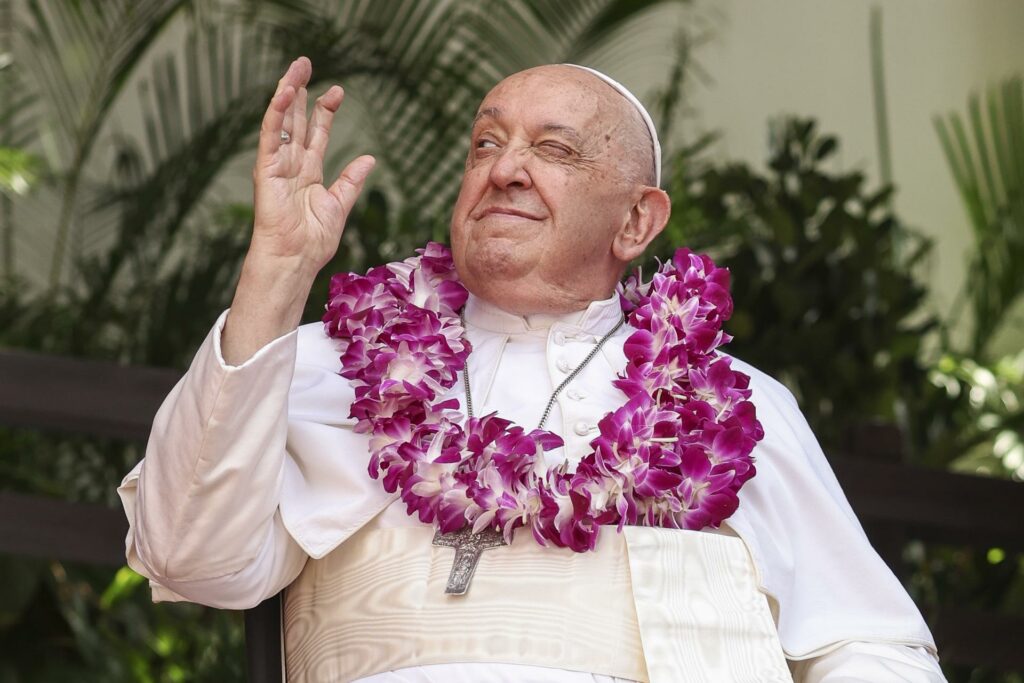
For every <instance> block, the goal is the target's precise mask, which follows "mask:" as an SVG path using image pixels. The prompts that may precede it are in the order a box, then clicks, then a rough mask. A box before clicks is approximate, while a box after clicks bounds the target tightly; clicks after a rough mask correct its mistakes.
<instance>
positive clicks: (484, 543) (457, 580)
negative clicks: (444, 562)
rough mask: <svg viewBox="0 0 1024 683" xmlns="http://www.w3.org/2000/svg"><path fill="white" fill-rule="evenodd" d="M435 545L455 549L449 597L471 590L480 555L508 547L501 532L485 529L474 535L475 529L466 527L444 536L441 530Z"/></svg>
mask: <svg viewBox="0 0 1024 683" xmlns="http://www.w3.org/2000/svg"><path fill="white" fill-rule="evenodd" d="M434 545H438V546H443V547H446V548H455V561H454V562H452V571H451V574H449V575H448V585H447V586H446V587H445V589H444V592H445V594H447V595H464V594H465V593H466V591H468V590H469V582H470V581H471V580H472V579H473V572H475V571H476V565H477V563H478V562H479V561H480V555H481V554H482V553H483V552H484V551H485V550H487V549H488V548H496V547H498V546H501V545H507V543H505V538H504V536H502V534H501V532H500V531H495V530H494V529H484V530H483V531H481V532H480V533H477V534H474V533H473V528H472V527H469V526H466V527H463V528H462V529H461V530H459V531H452V532H450V533H447V534H442V533H441V531H440V529H439V530H438V531H437V533H436V534H434Z"/></svg>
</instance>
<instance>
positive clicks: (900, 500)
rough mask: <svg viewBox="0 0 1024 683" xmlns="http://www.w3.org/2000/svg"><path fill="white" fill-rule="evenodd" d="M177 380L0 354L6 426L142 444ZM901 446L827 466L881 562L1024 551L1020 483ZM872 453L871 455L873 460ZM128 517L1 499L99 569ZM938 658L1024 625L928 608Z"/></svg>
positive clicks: (269, 608)
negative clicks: (911, 551) (973, 551)
mask: <svg viewBox="0 0 1024 683" xmlns="http://www.w3.org/2000/svg"><path fill="white" fill-rule="evenodd" d="M178 377H179V374H178V373H176V372H174V371H170V370H164V369H155V368H139V367H123V366H118V365H114V364H110V363H102V362H95V361H83V360H75V359H69V358H61V357H53V356H47V355H41V354H32V353H25V352H13V351H0V424H2V425H7V426H21V427H30V428H37V429H44V430H59V431H65V432H72V433H78V434H92V435H102V436H112V437H120V438H125V439H138V440H141V439H144V438H145V437H146V435H147V434H148V433H149V427H150V423H151V422H152V419H153V415H154V414H155V412H156V409H157V408H158V407H159V405H160V402H161V401H162V400H163V398H164V396H166V394H167V392H168V391H169V390H170V389H171V387H172V386H173V384H174V383H175V382H176V381H177V379H178ZM898 443H899V439H898V438H896V437H894V435H893V433H892V432H891V430H885V429H881V430H877V431H876V432H875V433H874V434H872V435H871V436H869V437H865V438H863V439H859V440H858V439H855V440H854V441H853V444H854V445H853V447H852V448H851V452H849V453H845V454H841V455H837V456H834V457H831V458H830V462H831V464H832V467H833V469H834V470H835V472H836V475H837V477H838V478H839V480H840V483H841V484H842V486H843V489H844V490H845V492H846V495H847V497H848V498H849V499H850V503H851V505H852V506H853V508H854V510H855V511H856V512H857V515H858V517H859V518H860V520H861V522H862V523H863V524H864V527H865V530H866V531H867V533H868V535H869V537H870V538H871V540H872V542H873V544H874V545H875V547H876V548H877V549H878V550H879V553H880V554H881V555H882V557H883V559H885V561H886V562H887V563H888V564H889V566H890V567H892V569H893V571H894V572H896V574H897V575H898V576H900V577H901V578H906V575H907V571H906V567H904V565H903V558H902V551H903V548H904V546H905V543H906V542H907V541H908V540H911V539H920V540H922V541H925V542H929V543H942V544H947V545H966V546H973V547H982V548H983V547H988V546H997V547H1000V548H1003V549H1004V550H1006V551H1007V552H1008V553H1016V552H1021V551H1024V522H1022V520H1024V484H1020V483H1016V482H1010V481H1002V480H995V479H989V478H983V477H976V476H969V475H963V474H954V473H950V472H945V471H937V470H929V469H923V468H920V467H913V466H909V465H906V464H902V463H899V462H898ZM869 454H870V455H869ZM126 531H127V521H126V520H125V518H124V515H123V513H122V512H121V511H120V510H115V509H109V508H105V507H102V506H98V505H84V504H77V503H67V502H63V501H59V500H53V499H47V498H40V497H35V496H26V495H21V494H13V493H2V492H0V553H5V554H16V555H29V556H35V557H44V558H49V559H59V560H77V561H83V562H89V563H95V564H99V565H111V566H119V565H122V564H123V563H124V537H125V532H126ZM923 607H924V608H925V613H926V615H927V616H928V618H929V622H930V624H931V626H932V630H933V633H934V635H935V639H936V641H937V643H938V645H939V652H940V654H941V656H942V660H943V661H944V662H946V663H952V664H963V665H984V666H987V667H992V668H996V669H1002V670H1011V671H1024V649H1022V648H1020V647H1019V645H1018V643H1017V638H1016V637H1015V636H1014V634H1017V635H1018V636H1019V634H1021V633H1024V617H1020V616H1011V615H1005V614H998V613H991V612H988V613H987V612H979V611H974V610H970V609H967V608H963V607H959V606H955V605H941V606H923ZM280 609H281V608H280V596H275V597H274V598H271V599H269V600H267V601H265V602H264V603H263V604H261V605H259V606H258V607H256V608H254V609H251V610H247V611H246V614H245V628H246V650H247V663H248V669H249V680H250V681H255V682H256V683H269V682H270V681H280V680H281V679H280V672H281V641H280Z"/></svg>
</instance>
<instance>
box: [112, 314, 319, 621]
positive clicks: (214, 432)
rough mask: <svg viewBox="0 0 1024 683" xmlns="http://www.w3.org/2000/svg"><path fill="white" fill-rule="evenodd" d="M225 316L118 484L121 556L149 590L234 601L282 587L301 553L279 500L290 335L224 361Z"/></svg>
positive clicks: (254, 599) (218, 603)
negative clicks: (123, 523)
mask: <svg viewBox="0 0 1024 683" xmlns="http://www.w3.org/2000/svg"><path fill="white" fill-rule="evenodd" d="M226 316H227V312H225V313H224V314H223V315H221V317H220V318H219V319H218V320H217V323H216V324H215V325H214V327H213V329H212V330H211V332H210V334H209V335H208V336H207V338H206V340H205V341H204V342H203V344H202V346H201V347H200V349H199V351H198V352H197V353H196V356H195V358H194V360H193V362H192V365H191V367H190V368H189V370H188V373H186V375H185V376H184V377H183V378H182V379H181V381H179V382H178V384H177V385H176V386H175V387H174V389H173V390H172V391H171V393H170V394H169V395H168V397H167V399H166V400H165V401H164V403H163V405H162V406H161V407H160V410H159V411H158V413H157V415H156V418H155V419H154V422H153V430H152V432H151V434H150V438H149V443H148V446H147V449H146V457H145V459H144V460H143V461H142V462H140V463H139V465H138V466H136V467H135V469H134V470H132V472H130V473H129V474H128V476H126V477H125V479H124V481H123V482H122V484H121V487H120V488H119V489H118V493H119V495H120V496H121V499H122V502H123V504H124V508H125V512H126V514H127V516H128V520H129V523H130V529H129V532H128V537H127V539H126V556H127V558H128V564H129V566H131V567H132V568H133V569H134V570H136V571H138V572H139V573H141V574H143V575H144V576H146V577H148V578H149V579H150V580H151V583H152V584H155V585H154V591H153V593H154V598H155V599H158V600H175V599H183V598H184V599H187V600H190V601H193V602H198V603H202V604H206V605H210V606H213V607H220V608H226V609H244V608H248V607H252V606H254V605H256V604H258V603H259V602H260V601H261V600H263V599H265V598H267V597H269V596H271V595H274V594H275V593H277V592H278V591H279V590H281V589H282V588H283V587H284V586H286V585H288V584H289V583H290V582H291V581H292V580H293V579H294V578H295V577H296V576H297V575H298V573H299V572H300V571H301V569H302V567H303V565H304V563H305V561H306V558H307V555H306V554H305V552H304V551H303V550H302V549H301V547H300V546H299V545H298V544H297V543H296V541H295V540H294V539H293V538H292V537H291V535H290V534H289V533H288V531H287V530H286V529H285V526H284V524H283V523H282V518H281V513H280V510H279V508H278V504H279V501H280V498H281V487H282V478H283V469H284V460H285V443H286V439H287V434H288V392H289V386H290V384H291V381H292V375H293V372H294V368H295V357H296V344H297V342H296V340H297V333H296V332H291V333H289V334H287V335H285V336H283V337H281V338H279V339H276V340H274V341H272V342H270V343H269V344H267V345H266V346H265V347H263V348H262V349H260V350H259V351H258V352H257V353H256V354H255V355H254V356H253V357H252V358H250V359H249V360H248V361H246V362H245V363H244V364H242V365H240V366H237V367H236V366H229V365H227V364H226V363H225V362H224V359H223V356H222V355H221V352H220V335H221V331H222V329H223V326H224V321H225V319H226Z"/></svg>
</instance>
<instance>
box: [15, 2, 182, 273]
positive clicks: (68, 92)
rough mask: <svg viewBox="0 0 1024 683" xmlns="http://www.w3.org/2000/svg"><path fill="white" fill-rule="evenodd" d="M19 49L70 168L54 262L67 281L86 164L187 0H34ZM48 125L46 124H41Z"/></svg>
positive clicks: (58, 161)
mask: <svg viewBox="0 0 1024 683" xmlns="http://www.w3.org/2000/svg"><path fill="white" fill-rule="evenodd" d="M25 4H26V12H27V16H28V20H27V22H26V23H25V25H23V26H21V27H20V30H19V36H20V38H21V44H20V46H19V48H18V52H19V53H21V54H26V55H31V59H23V60H21V62H22V63H23V64H24V65H25V69H26V71H27V73H28V74H29V75H30V77H31V80H32V82H33V83H34V84H36V86H37V87H38V88H39V90H38V93H37V94H38V96H39V99H40V105H41V108H42V110H43V116H42V119H41V122H40V123H41V126H43V127H45V128H46V129H47V130H48V131H50V132H51V133H52V134H54V135H55V136H57V138H58V142H57V144H54V145H50V146H48V147H47V148H46V149H47V151H48V153H49V156H50V157H51V158H49V159H48V160H47V161H48V163H49V165H50V167H51V168H52V169H54V170H55V171H60V172H61V173H62V175H63V176H64V191H63V197H62V206H61V209H60V213H59V217H58V219H57V233H56V238H55V244H54V245H53V257H52V260H51V266H50V277H49V280H50V284H51V287H56V286H57V285H58V284H59V283H60V281H61V276H62V273H63V269H64V266H65V263H66V257H67V253H66V252H67V244H68V241H69V239H70V236H71V235H70V233H71V232H72V229H73V218H74V216H75V213H76V211H75V209H76V200H77V194H78V189H79V186H80V178H81V174H82V171H83V168H84V166H85V164H86V162H87V161H88V159H89V156H90V153H91V152H92V149H93V145H94V144H95V143H96V138H97V134H98V132H99V130H100V128H101V127H102V125H103V123H104V121H105V118H106V115H107V113H108V111H109V110H110V107H111V106H112V105H113V103H114V101H115V100H116V98H117V95H118V94H119V93H120V91H121V89H122V87H123V86H124V83H125V82H126V80H127V78H128V75H129V74H130V73H131V71H132V70H133V69H134V68H135V66H136V64H137V63H138V61H139V58H140V57H141V56H142V55H143V54H144V53H145V52H146V50H147V49H148V48H149V46H150V45H151V44H152V42H153V41H154V40H155V39H156V37H157V36H158V35H160V33H161V31H162V30H163V27H164V26H165V24H166V23H167V21H168V20H170V18H171V17H172V16H173V15H174V13H175V12H176V11H177V10H178V9H180V8H181V7H183V6H185V5H186V4H188V2H187V0H138V1H135V0H81V1H79V2H60V3H47V2H42V1H41V0H26V1H25ZM41 132H42V131H41Z"/></svg>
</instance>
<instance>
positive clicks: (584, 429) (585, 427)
mask: <svg viewBox="0 0 1024 683" xmlns="http://www.w3.org/2000/svg"><path fill="white" fill-rule="evenodd" d="M572 429H573V431H574V432H576V433H577V434H579V435H580V436H586V435H587V434H589V433H590V430H591V429H593V425H590V424H587V423H586V422H577V423H576V426H575V427H573V428H572Z"/></svg>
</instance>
